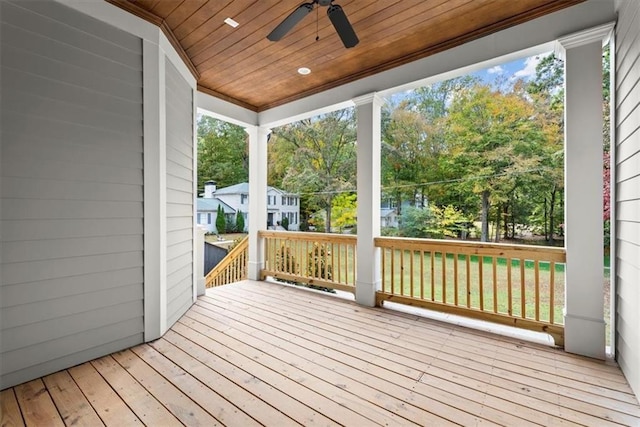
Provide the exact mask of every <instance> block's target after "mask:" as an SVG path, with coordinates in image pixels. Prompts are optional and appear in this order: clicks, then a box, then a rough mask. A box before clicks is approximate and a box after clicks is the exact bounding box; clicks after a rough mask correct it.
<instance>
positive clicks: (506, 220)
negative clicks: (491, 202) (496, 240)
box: [502, 202, 509, 240]
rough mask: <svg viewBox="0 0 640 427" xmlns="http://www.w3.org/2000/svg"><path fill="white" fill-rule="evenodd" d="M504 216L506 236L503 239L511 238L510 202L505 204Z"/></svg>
mask: <svg viewBox="0 0 640 427" xmlns="http://www.w3.org/2000/svg"><path fill="white" fill-rule="evenodd" d="M502 216H503V221H504V236H503V237H502V239H503V240H507V239H508V238H509V202H507V203H505V204H504V206H503V210H502Z"/></svg>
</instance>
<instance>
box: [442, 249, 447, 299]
mask: <svg viewBox="0 0 640 427" xmlns="http://www.w3.org/2000/svg"><path fill="white" fill-rule="evenodd" d="M440 256H441V257H442V302H443V303H444V304H446V303H447V253H446V252H444V251H442V252H440Z"/></svg>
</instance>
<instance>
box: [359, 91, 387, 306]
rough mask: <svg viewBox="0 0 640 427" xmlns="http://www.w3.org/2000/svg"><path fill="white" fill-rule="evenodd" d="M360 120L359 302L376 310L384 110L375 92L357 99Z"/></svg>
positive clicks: (378, 276) (378, 279)
mask: <svg viewBox="0 0 640 427" xmlns="http://www.w3.org/2000/svg"><path fill="white" fill-rule="evenodd" d="M353 102H354V103H355V104H356V117H357V121H358V150H357V158H358V160H357V171H358V172H357V173H358V178H357V181H358V184H357V186H358V211H357V213H358V243H357V245H356V251H357V260H356V262H357V270H356V301H357V302H358V303H359V304H362V305H366V306H370V307H373V306H374V305H375V303H376V291H377V290H379V289H380V283H381V282H380V250H379V249H377V248H376V247H375V246H374V242H373V239H374V238H376V237H378V236H380V126H381V122H380V120H381V118H380V108H381V107H382V99H381V98H380V97H379V96H378V95H377V94H375V93H372V94H368V95H364V96H361V97H358V98H355V99H354V100H353Z"/></svg>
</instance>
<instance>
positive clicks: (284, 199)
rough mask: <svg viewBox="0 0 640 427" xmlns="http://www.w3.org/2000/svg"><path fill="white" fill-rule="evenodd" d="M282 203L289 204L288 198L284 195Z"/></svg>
mask: <svg viewBox="0 0 640 427" xmlns="http://www.w3.org/2000/svg"><path fill="white" fill-rule="evenodd" d="M282 204H283V205H285V204H287V198H286V197H284V196H282Z"/></svg>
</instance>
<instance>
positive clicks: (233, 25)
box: [224, 18, 240, 28]
mask: <svg viewBox="0 0 640 427" xmlns="http://www.w3.org/2000/svg"><path fill="white" fill-rule="evenodd" d="M224 23H225V24H227V25H231V26H232V27H233V28H236V27H237V26H238V25H240V24H238V23H237V22H236V21H234V20H233V19H231V18H227V19H225V20H224Z"/></svg>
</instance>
